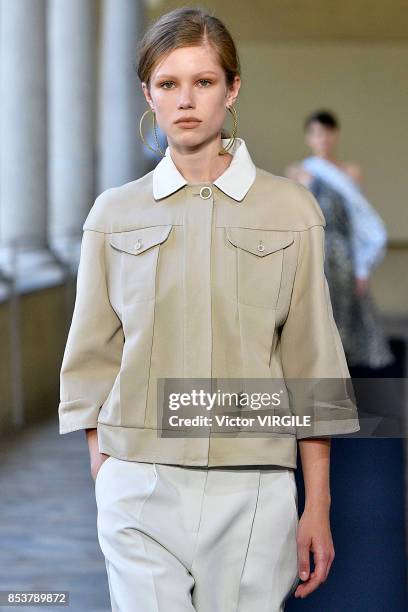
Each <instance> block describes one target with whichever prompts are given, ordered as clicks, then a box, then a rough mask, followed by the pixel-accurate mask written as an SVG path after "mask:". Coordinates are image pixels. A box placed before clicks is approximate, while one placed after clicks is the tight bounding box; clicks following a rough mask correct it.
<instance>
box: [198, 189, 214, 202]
mask: <svg viewBox="0 0 408 612" xmlns="http://www.w3.org/2000/svg"><path fill="white" fill-rule="evenodd" d="M211 196H212V189H211V187H201V189H200V197H202V198H203V200H208V198H211Z"/></svg>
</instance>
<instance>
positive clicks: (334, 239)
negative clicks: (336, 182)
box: [309, 178, 395, 368]
mask: <svg viewBox="0 0 408 612" xmlns="http://www.w3.org/2000/svg"><path fill="white" fill-rule="evenodd" d="M309 189H310V191H311V192H312V193H313V195H314V196H315V198H316V199H317V201H318V202H319V204H320V207H321V209H322V211H323V214H324V216H325V219H326V242H325V253H326V256H325V274H326V278H327V283H328V285H329V289H330V297H331V300H332V305H333V316H334V319H335V321H336V324H337V327H338V329H339V333H340V337H341V339H342V342H343V347H344V351H345V353H346V357H347V362H348V364H349V366H350V367H351V366H365V367H369V368H382V367H385V366H388V365H390V364H391V363H393V362H394V360H395V358H394V355H393V353H392V351H391V349H390V347H389V343H388V340H387V338H386V336H385V334H384V331H383V329H382V326H381V324H380V321H379V317H378V312H377V309H376V305H375V303H374V300H373V297H372V294H371V291H370V289H369V288H368V290H367V291H366V293H365V295H364V296H359V295H358V294H357V292H356V290H355V288H354V287H355V280H354V270H353V246H352V238H351V236H352V234H351V232H352V225H351V223H350V219H349V215H348V213H347V210H346V207H345V205H344V202H343V197H342V196H341V194H339V193H338V192H337V191H335V190H334V189H333V188H332V187H331V186H329V185H328V184H327V183H326V182H324V181H323V180H322V179H320V178H313V180H312V182H311V184H310V186H309ZM361 222H362V223H364V219H361Z"/></svg>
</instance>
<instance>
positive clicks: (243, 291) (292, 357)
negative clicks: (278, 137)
mask: <svg viewBox="0 0 408 612" xmlns="http://www.w3.org/2000/svg"><path fill="white" fill-rule="evenodd" d="M226 142H227V141H223V144H224V145H225V143H226ZM231 152H232V153H233V160H232V163H231V165H230V166H229V168H228V169H227V170H226V171H225V172H224V173H223V174H222V175H221V176H220V177H219V178H218V179H217V180H215V181H214V182H213V183H200V184H189V183H187V181H186V180H185V179H184V177H183V176H182V175H181V173H180V172H179V171H178V169H177V167H176V166H175V164H174V162H173V161H172V158H171V155H170V153H169V148H167V150H166V156H165V157H164V158H163V159H162V160H161V161H160V162H159V163H158V165H157V166H156V168H155V169H154V170H153V171H151V172H149V173H147V174H146V175H145V176H143V177H141V178H139V179H137V180H134V181H131V182H129V183H126V184H124V185H122V186H120V187H117V188H112V189H108V190H107V191H105V192H103V193H102V194H101V195H99V197H98V198H97V199H96V201H95V203H94V205H93V206H92V208H91V210H90V212H89V214H88V217H87V219H86V221H85V223H84V226H83V230H84V232H83V238H82V247H81V259H80V265H79V269H78V277H77V295H76V303H75V309H74V313H73V318H72V323H71V327H70V331H69V335H68V340H67V344H66V348H65V353H64V358H63V363H62V368H61V378H60V382H61V396H60V405H59V419H60V433H61V434H65V433H68V432H71V431H74V430H78V429H86V428H95V427H97V429H98V441H99V449H100V451H101V452H103V453H106V454H108V455H113V456H115V457H118V458H121V459H127V460H137V461H147V462H158V463H174V464H179V465H201V466H217V465H219V466H222V465H262V464H276V465H281V466H287V467H296V462H297V440H298V439H300V438H307V437H320V436H325V435H326V436H330V435H333V434H338V433H340V434H341V433H347V432H355V431H358V430H359V429H360V427H359V423H358V417H357V412H356V406H355V402H354V401H353V400H354V398H353V397H352V396H350V395H349V392H348V390H347V385H342V384H340V385H336V386H335V388H336V389H340V391H339V392H337V391H336V393H338V394H337V395H335V396H334V397H332V398H331V400H330V401H328V402H327V401H326V402H320V405H319V409H320V410H321V411H322V410H323V412H324V415H325V416H324V417H323V418H322V419H320V420H318V419H316V420H315V421H314V422H313V423H312V427H303V426H302V427H298V426H297V425H295V426H290V427H287V428H286V429H285V428H284V429H283V430H282V428H280V429H278V430H275V431H274V430H273V429H272V430H268V435H266V434H261V435H250V436H248V435H240V434H239V433H237V432H235V433H231V435H222V436H217V435H215V434H213V433H211V432H210V433H209V434H208V435H207V436H201V437H192V436H189V435H187V436H185V437H163V436H161V435H160V432H161V431H162V430H161V426H162V421H160V420H159V418H158V391H157V389H158V386H157V382H158V379H167V378H182V379H185V378H200V379H210V378H212V379H217V378H225V379H230V378H231V379H248V380H252V379H273V378H278V379H279V378H282V379H284V380H286V379H288V380H289V379H294V380H296V379H326V378H327V379H336V380H340V381H346V382H347V381H348V382H350V374H349V371H348V368H347V364H346V360H345V355H344V351H343V347H342V344H341V340H340V336H339V333H338V330H337V327H336V324H335V322H334V319H333V313H332V306H331V302H330V297H329V290H328V285H327V281H326V278H325V275H324V237H325V236H324V227H325V219H324V216H323V213H322V211H321V209H320V207H319V205H318V203H317V202H316V200H315V199H314V197H313V195H312V194H311V193H310V191H309V190H307V189H306V188H305V187H303V186H302V185H300V184H297V183H295V182H293V181H291V180H289V179H286V178H283V177H279V176H275V175H273V174H271V173H270V172H267V171H265V170H263V169H261V168H258V167H256V166H255V165H254V163H253V161H252V159H251V157H250V154H249V152H248V150H247V147H246V144H245V141H244V140H242V139H240V138H238V139H237V140H236V141H235V145H234V148H233V149H232V151H231ZM316 407H317V402H316V404H314V405H313V406H311V405H310V404H308V405H307V409H308V410H309V412H308V414H310V412H312V413H314V414H317V413H316V412H314V411H315V410H316ZM304 411H305V408H299V407H298V406H295V405H293V406H291V408H290V413H291V414H293V415H296V414H298V415H300V413H302V412H304ZM320 414H321V412H320Z"/></svg>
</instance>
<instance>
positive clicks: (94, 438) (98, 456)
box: [86, 429, 110, 482]
mask: <svg viewBox="0 0 408 612" xmlns="http://www.w3.org/2000/svg"><path fill="white" fill-rule="evenodd" d="M86 437H87V440H88V447H89V459H90V463H91V474H92V478H93V479H94V482H95V481H96V477H97V475H98V472H99V470H100V468H101V465H102V463H103V462H104V461H106V460H107V459H108V458H109V457H110V455H106V454H105V453H100V452H99V446H98V435H97V430H96V429H87V430H86Z"/></svg>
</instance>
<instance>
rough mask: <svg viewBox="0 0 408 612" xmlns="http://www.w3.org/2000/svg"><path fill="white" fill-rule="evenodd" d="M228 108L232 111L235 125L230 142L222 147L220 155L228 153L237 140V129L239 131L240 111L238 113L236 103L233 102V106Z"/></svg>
mask: <svg viewBox="0 0 408 612" xmlns="http://www.w3.org/2000/svg"><path fill="white" fill-rule="evenodd" d="M228 110H229V111H230V113H231V115H232V119H233V121H234V125H233V127H232V136H231V138H230V140H229V142H227V144H226V145H225V147H222V149H221V151H218V155H226V154H227V153H228V150H229V149H230V148H231V147H232V146H233V144H234V142H235V137H236V135H237V131H238V113H237V111H236V109H235V107H234V105H233V104H232V105H231V106H229V107H228Z"/></svg>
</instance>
